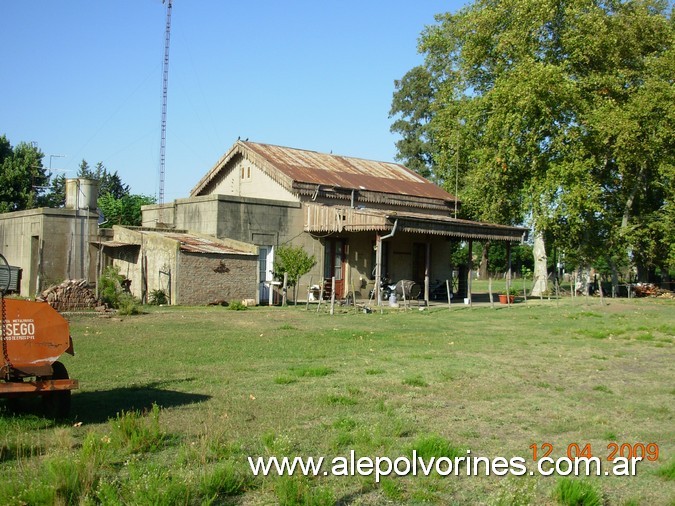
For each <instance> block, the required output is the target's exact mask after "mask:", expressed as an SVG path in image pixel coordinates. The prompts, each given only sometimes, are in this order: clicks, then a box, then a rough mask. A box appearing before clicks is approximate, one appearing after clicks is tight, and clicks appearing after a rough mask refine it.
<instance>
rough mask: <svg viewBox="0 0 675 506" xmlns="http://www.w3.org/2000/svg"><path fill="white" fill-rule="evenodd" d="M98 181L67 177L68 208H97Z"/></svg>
mask: <svg viewBox="0 0 675 506" xmlns="http://www.w3.org/2000/svg"><path fill="white" fill-rule="evenodd" d="M97 200H98V181H96V180H94V179H87V178H83V177H80V178H77V179H66V209H88V210H90V211H93V210H95V209H96V208H97V204H96V201H97Z"/></svg>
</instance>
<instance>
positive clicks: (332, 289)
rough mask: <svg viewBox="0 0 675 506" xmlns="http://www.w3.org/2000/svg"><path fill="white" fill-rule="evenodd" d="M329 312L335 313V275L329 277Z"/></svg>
mask: <svg viewBox="0 0 675 506" xmlns="http://www.w3.org/2000/svg"><path fill="white" fill-rule="evenodd" d="M330 314H331V315H333V314H335V276H333V277H332V278H330Z"/></svg>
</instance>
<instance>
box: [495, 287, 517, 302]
mask: <svg viewBox="0 0 675 506" xmlns="http://www.w3.org/2000/svg"><path fill="white" fill-rule="evenodd" d="M516 295H518V290H516V289H515V288H509V289H508V290H504V291H503V292H502V293H500V294H499V303H500V304H513V303H514V302H515V300H516ZM507 297H508V299H507Z"/></svg>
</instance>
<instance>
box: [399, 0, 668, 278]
mask: <svg viewBox="0 0 675 506" xmlns="http://www.w3.org/2000/svg"><path fill="white" fill-rule="evenodd" d="M437 22H438V24H436V25H433V26H431V27H428V28H427V29H426V30H425V31H424V33H423V34H422V37H421V42H420V49H421V51H422V52H424V54H425V65H424V68H425V70H426V73H427V74H428V75H429V76H430V78H429V79H428V81H429V82H430V83H431V84H427V78H426V77H425V78H424V80H422V82H421V84H420V86H421V89H424V90H428V89H432V90H434V91H433V98H432V100H430V101H429V103H430V107H431V119H430V120H429V122H428V126H427V127H426V131H425V138H426V139H431V144H432V145H431V146H430V149H429V155H430V156H433V157H434V160H435V170H436V172H437V174H439V176H440V177H439V179H441V180H446V181H453V182H454V177H452V176H453V175H454V176H459V178H458V179H459V181H460V183H461V184H460V188H461V190H460V197H461V198H462V200H463V204H464V205H463V213H465V215H466V216H468V217H471V218H474V219H484V220H492V221H499V222H507V223H518V222H522V221H523V220H526V219H527V220H530V221H531V222H532V225H533V227H534V230H535V256H537V257H539V258H538V260H539V266H540V268H541V269H543V273H541V271H540V274H541V275H540V279H542V276H543V279H545V261H546V254H545V249H544V248H543V245H544V238H545V237H548V238H549V239H552V240H553V241H554V242H555V243H556V244H558V245H559V246H560V247H563V248H565V249H567V250H573V251H574V253H575V254H576V256H577V257H578V258H580V259H591V258H593V257H594V256H597V255H598V254H599V251H601V250H602V251H603V252H606V251H607V248H608V245H612V246H613V247H614V248H615V251H618V252H619V253H620V250H621V248H623V251H624V252H625V251H626V246H627V245H630V246H631V248H632V251H633V254H634V256H635V258H637V259H639V258H640V257H641V256H645V255H646V256H648V257H649V258H654V259H655V258H658V255H657V254H656V251H654V252H653V253H651V254H647V253H646V252H648V251H650V250H660V249H663V247H664V246H669V245H671V246H672V233H671V234H669V233H668V232H667V231H668V229H667V228H666V227H667V224H668V223H669V221H668V220H670V221H672V216H670V214H669V213H671V212H672V204H669V203H670V202H672V166H673V145H672V142H673V120H672V117H673V107H674V105H673V104H675V101H673V78H672V76H673V75H675V74H674V72H673V65H672V51H673V24H672V20H671V19H669V18H668V13H667V2H662V1H659V0H638V1H628V2H624V1H620V0H614V1H612V0H610V1H600V0H591V1H590V2H589V1H585V0H584V1H581V0H542V1H535V0H479V1H477V2H475V3H474V4H472V5H470V6H468V7H466V8H464V9H462V10H461V11H459V12H458V13H457V14H444V15H439V16H437ZM420 74H421V73H420V70H419V69H417V68H416V69H413V70H412V71H411V72H410V73H409V74H407V76H406V78H404V79H403V81H404V82H405V81H407V80H414V79H417V77H416V76H419V75H420ZM406 89H407V90H415V89H416V87H415V86H412V85H410V84H409V85H408V86H407V87H406ZM402 90H403V88H401V87H399V88H398V89H397V91H396V93H395V95H394V97H395V98H394V107H393V108H392V113H394V114H400V115H401V118H400V120H399V121H410V118H412V117H413V116H412V115H411V114H410V113H409V112H407V111H406V110H404V109H402V108H401V107H400V106H397V104H399V103H400V99H401V96H400V95H401V93H402V92H403V91H402ZM418 96H419V97H421V98H420V102H423V101H424V100H425V98H424V94H423V93H422V94H419V95H418ZM407 103H411V104H417V103H418V102H417V101H415V100H408V102H407ZM417 107H418V109H419V110H420V111H423V110H424V107H425V106H422V105H418V106H417ZM398 131H399V132H403V131H404V130H403V129H402V128H399V129H398ZM409 132H410V135H415V133H416V131H415V129H411V130H409ZM449 189H452V186H451V187H450V188H449ZM669 194H670V197H669V196H668V195H669ZM631 223H632V224H633V226H631V225H630V224H631ZM668 236H670V238H668ZM639 238H642V239H643V244H640V241H639V240H638V239H639ZM668 241H671V242H670V243H669V242H668ZM658 245H660V247H657V246H658ZM666 249H668V248H666ZM666 258H667V255H666ZM535 271H536V266H535ZM535 274H537V272H535ZM539 288H540V289H545V285H544V286H539Z"/></svg>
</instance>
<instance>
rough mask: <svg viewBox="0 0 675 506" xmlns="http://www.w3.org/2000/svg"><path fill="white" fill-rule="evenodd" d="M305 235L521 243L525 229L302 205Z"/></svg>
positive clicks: (439, 218)
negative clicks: (359, 234) (350, 234)
mask: <svg viewBox="0 0 675 506" xmlns="http://www.w3.org/2000/svg"><path fill="white" fill-rule="evenodd" d="M304 212H305V224H304V229H305V232H311V233H322V234H325V233H329V232H335V233H339V232H364V231H374V232H385V233H386V232H391V231H392V230H393V228H394V225H396V230H397V232H409V233H413V234H428V235H438V236H445V237H455V238H457V239H459V240H468V239H475V240H486V241H508V242H521V241H524V240H525V239H526V238H527V233H528V229H526V228H523V227H512V226H507V225H496V224H493V223H483V222H477V221H469V220H460V219H456V218H452V217H450V216H442V215H434V214H422V213H409V212H400V211H387V210H380V209H367V208H351V207H344V208H343V207H335V206H323V205H319V204H307V203H306V204H304Z"/></svg>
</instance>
